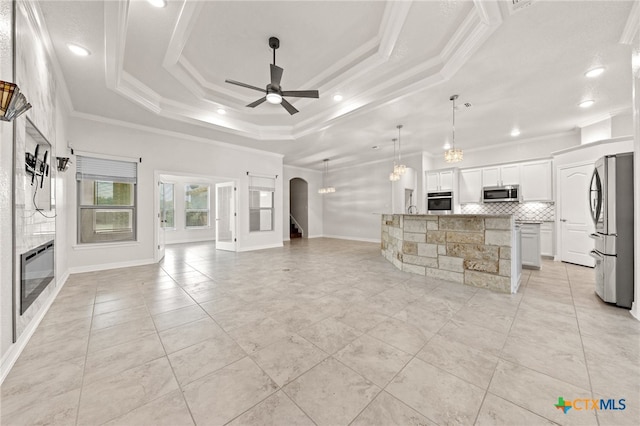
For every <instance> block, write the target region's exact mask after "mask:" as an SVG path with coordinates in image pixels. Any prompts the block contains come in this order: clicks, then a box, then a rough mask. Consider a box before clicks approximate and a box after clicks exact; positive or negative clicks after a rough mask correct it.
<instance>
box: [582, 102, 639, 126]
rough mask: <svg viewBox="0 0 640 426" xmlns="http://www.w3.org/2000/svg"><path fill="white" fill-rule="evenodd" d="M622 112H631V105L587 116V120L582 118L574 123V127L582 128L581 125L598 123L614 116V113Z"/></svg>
mask: <svg viewBox="0 0 640 426" xmlns="http://www.w3.org/2000/svg"><path fill="white" fill-rule="evenodd" d="M624 113H629V114H631V113H632V108H631V107H621V108H618V109H614V110H612V111H608V112H605V113H604V114H600V115H598V116H595V117H592V118H589V119H587V120H583V121H581V122H579V123H578V124H576V127H579V128H583V127H587V126H591V125H592V124H596V123H599V122H601V121H604V120H608V119H610V118H613V117H615V116H616V115H620V114H624Z"/></svg>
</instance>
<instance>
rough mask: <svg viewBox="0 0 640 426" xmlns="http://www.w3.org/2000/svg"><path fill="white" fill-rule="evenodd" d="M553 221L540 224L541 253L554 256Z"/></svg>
mask: <svg viewBox="0 0 640 426" xmlns="http://www.w3.org/2000/svg"><path fill="white" fill-rule="evenodd" d="M553 241H554V238H553V223H549V222H545V223H543V224H542V225H540V254H541V255H543V256H554V255H555V253H554V250H553Z"/></svg>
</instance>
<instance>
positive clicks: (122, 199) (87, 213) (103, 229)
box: [76, 155, 137, 244]
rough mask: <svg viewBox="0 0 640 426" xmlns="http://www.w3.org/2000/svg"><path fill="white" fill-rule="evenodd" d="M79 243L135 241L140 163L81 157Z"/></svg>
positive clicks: (78, 173)
mask: <svg viewBox="0 0 640 426" xmlns="http://www.w3.org/2000/svg"><path fill="white" fill-rule="evenodd" d="M76 180H77V181H78V243H79V244H90V243H103V242H119V241H135V239H136V185H137V163H134V162H128V161H116V160H107V159H102V158H93V157H85V156H80V155H79V156H78V157H77V173H76Z"/></svg>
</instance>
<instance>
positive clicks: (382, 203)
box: [324, 160, 408, 242]
mask: <svg viewBox="0 0 640 426" xmlns="http://www.w3.org/2000/svg"><path fill="white" fill-rule="evenodd" d="M407 165H408V164H407ZM390 172H391V165H390V163H389V161H388V160H384V161H379V162H375V163H367V164H363V165H360V166H356V167H347V168H342V169H333V170H331V173H330V178H331V184H332V185H333V186H335V188H336V192H335V193H333V194H325V195H324V197H325V198H324V235H325V236H326V237H336V238H347V239H354V240H364V241H376V242H377V241H380V232H381V231H380V214H381V213H387V212H390V211H391V182H390V181H389V173H390Z"/></svg>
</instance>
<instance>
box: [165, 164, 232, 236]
mask: <svg viewBox="0 0 640 426" xmlns="http://www.w3.org/2000/svg"><path fill="white" fill-rule="evenodd" d="M160 179H161V180H162V181H163V182H165V183H171V184H173V195H174V208H175V223H174V224H175V228H174V229H166V230H165V234H164V235H165V244H178V243H189V242H197V241H212V240H215V239H216V229H215V206H216V201H215V198H216V188H215V184H216V183H220V182H223V181H222V180H219V179H213V178H211V177H210V176H206V177H205V176H174V175H171V176H163V175H161V176H160ZM187 184H202V185H209V188H210V189H209V226H207V227H204V228H190V229H188V228H187V227H186V226H185V223H186V218H185V204H184V200H185V186H186V185H187Z"/></svg>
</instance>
